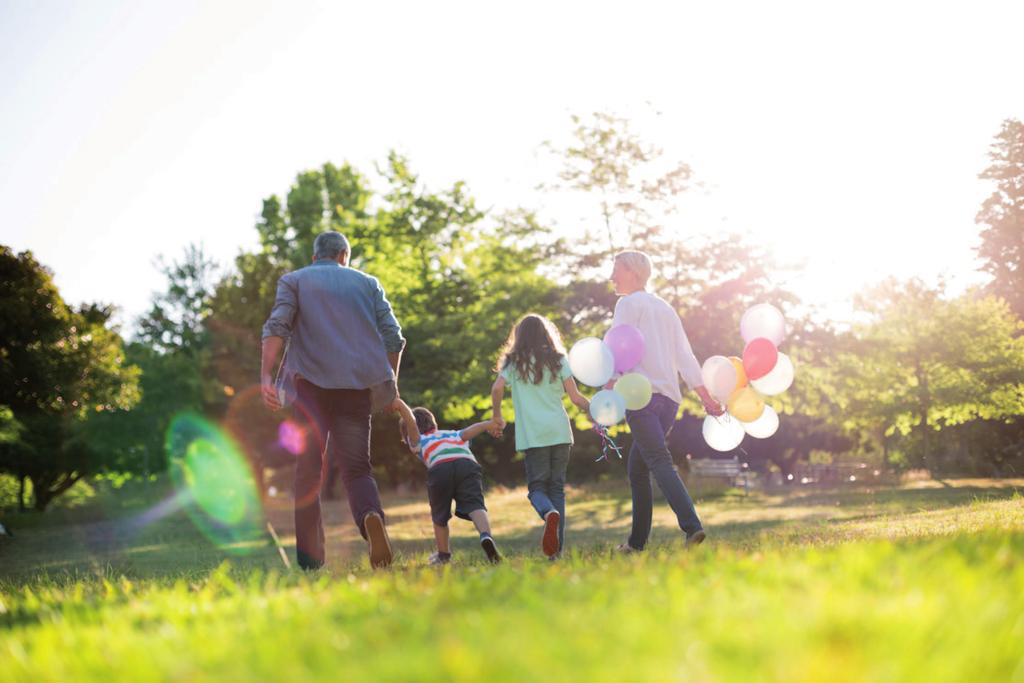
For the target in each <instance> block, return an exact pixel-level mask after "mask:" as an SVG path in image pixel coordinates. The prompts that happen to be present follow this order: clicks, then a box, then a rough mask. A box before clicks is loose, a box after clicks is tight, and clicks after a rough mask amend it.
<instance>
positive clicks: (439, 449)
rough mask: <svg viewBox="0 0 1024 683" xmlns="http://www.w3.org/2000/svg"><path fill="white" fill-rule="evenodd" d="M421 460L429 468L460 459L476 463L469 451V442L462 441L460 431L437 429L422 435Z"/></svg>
mask: <svg viewBox="0 0 1024 683" xmlns="http://www.w3.org/2000/svg"><path fill="white" fill-rule="evenodd" d="M420 458H422V459H423V464H424V465H426V466H427V467H428V468H429V467H433V466H434V465H437V464H439V463H442V462H448V461H449V460H458V459H459V458H469V459H470V460H473V461H476V458H474V457H473V452H472V451H470V450H469V442H468V441H464V440H463V439H462V432H461V431H460V430H458V429H437V430H434V431H432V432H430V433H429V434H422V435H420Z"/></svg>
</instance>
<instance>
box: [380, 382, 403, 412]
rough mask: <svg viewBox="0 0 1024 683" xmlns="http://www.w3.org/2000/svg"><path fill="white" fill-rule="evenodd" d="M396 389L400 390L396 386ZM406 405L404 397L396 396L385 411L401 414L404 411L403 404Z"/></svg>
mask: <svg viewBox="0 0 1024 683" xmlns="http://www.w3.org/2000/svg"><path fill="white" fill-rule="evenodd" d="M395 391H398V388H397V387H395ZM404 405H405V401H403V400H402V397H401V396H395V400H394V401H392V402H391V403H390V404H389V405H388V407H387V408H385V409H384V412H385V413H399V414H400V413H401V412H402V406H404Z"/></svg>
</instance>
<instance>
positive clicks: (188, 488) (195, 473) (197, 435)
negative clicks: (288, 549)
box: [166, 413, 263, 554]
mask: <svg viewBox="0 0 1024 683" xmlns="http://www.w3.org/2000/svg"><path fill="white" fill-rule="evenodd" d="M166 448H167V456H168V463H169V465H170V472H171V477H172V479H173V481H174V485H175V487H176V488H177V489H178V492H179V494H181V495H182V496H183V497H184V498H185V500H186V504H185V510H186V512H187V513H188V515H189V517H190V518H191V519H192V522H193V523H194V524H195V525H196V527H197V528H198V529H199V530H200V531H201V532H202V533H203V535H205V536H206V537H207V538H208V539H210V541H212V542H213V543H214V544H216V545H217V546H218V547H220V548H222V549H224V550H227V551H228V552H232V553H238V554H244V553H247V552H250V551H251V550H253V543H252V542H253V541H257V540H260V539H262V537H263V510H262V507H261V505H260V496H259V492H258V490H257V487H256V482H255V480H254V479H253V476H252V472H251V470H250V468H249V464H248V462H247V461H246V460H245V458H244V457H243V456H242V454H241V450H240V449H239V447H238V445H237V444H236V443H235V442H234V440H232V439H231V438H230V437H229V436H227V434H225V433H224V432H223V431H222V430H220V429H219V428H218V427H217V426H215V425H213V424H211V423H210V422H208V421H207V420H205V419H204V418H202V417H200V416H198V415H195V414H192V413H183V414H181V415H178V416H176V417H175V418H174V419H173V420H172V421H171V425H170V427H169V428H168V430H167V438H166Z"/></svg>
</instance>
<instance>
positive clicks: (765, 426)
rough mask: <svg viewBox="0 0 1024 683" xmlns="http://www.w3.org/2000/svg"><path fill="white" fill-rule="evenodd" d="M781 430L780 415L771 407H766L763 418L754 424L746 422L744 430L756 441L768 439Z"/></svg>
mask: <svg viewBox="0 0 1024 683" xmlns="http://www.w3.org/2000/svg"><path fill="white" fill-rule="evenodd" d="M778 428H779V414H778V413H776V412H775V410H774V409H772V407H771V406H765V407H764V412H763V413H761V417H759V418H757V419H756V420H754V421H753V422H744V423H743V429H744V430H746V432H747V434H750V435H751V436H752V437H754V438H755V439H767V438H768V437H769V436H771V435H772V434H774V433H775V432H776V430H778Z"/></svg>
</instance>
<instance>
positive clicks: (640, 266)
mask: <svg viewBox="0 0 1024 683" xmlns="http://www.w3.org/2000/svg"><path fill="white" fill-rule="evenodd" d="M615 261H616V262H617V263H621V264H622V265H623V266H624V267H626V268H629V269H630V270H631V271H633V272H634V273H636V274H637V275H638V276H639V277H640V281H641V282H642V283H643V284H647V280H649V279H650V277H651V258H650V257H649V256H648V255H647V254H645V253H644V252H642V251H620V252H619V253H618V254H616V255H615Z"/></svg>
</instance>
